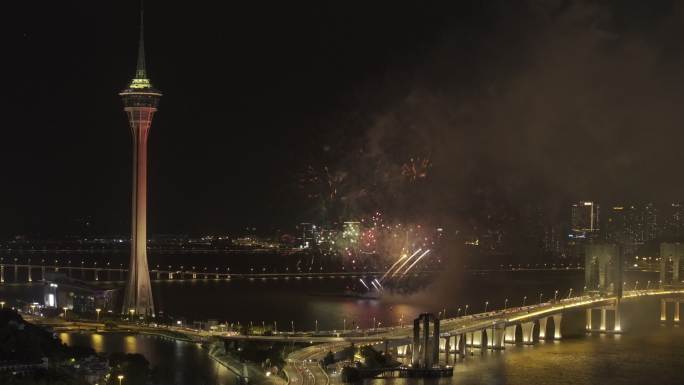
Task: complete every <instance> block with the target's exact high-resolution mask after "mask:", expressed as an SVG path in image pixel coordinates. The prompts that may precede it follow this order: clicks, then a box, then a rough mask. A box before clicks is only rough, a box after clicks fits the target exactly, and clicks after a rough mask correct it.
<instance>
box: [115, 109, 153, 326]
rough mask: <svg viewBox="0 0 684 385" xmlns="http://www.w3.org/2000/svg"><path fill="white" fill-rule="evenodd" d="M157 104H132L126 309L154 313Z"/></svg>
mask: <svg viewBox="0 0 684 385" xmlns="http://www.w3.org/2000/svg"><path fill="white" fill-rule="evenodd" d="M155 110H156V109H155V108H154V107H131V108H127V109H126V111H127V112H128V115H129V120H130V124H131V133H132V136H133V190H132V196H133V199H132V205H131V260H130V265H129V266H130V269H129V273H128V274H129V279H128V281H127V285H126V294H125V297H124V306H123V312H124V313H128V312H131V311H133V312H135V313H137V314H141V315H153V314H154V302H153V300H152V289H151V286H150V274H149V270H148V266H147V137H148V132H149V128H150V124H151V123H152V116H153V114H154V111H155Z"/></svg>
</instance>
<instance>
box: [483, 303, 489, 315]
mask: <svg viewBox="0 0 684 385" xmlns="http://www.w3.org/2000/svg"><path fill="white" fill-rule="evenodd" d="M488 305H489V301H485V310H484V312H485V313H486V312H487V306H488Z"/></svg>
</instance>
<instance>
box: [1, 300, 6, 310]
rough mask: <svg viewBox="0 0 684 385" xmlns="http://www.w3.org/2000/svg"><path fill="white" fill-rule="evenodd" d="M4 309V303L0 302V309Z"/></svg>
mask: <svg viewBox="0 0 684 385" xmlns="http://www.w3.org/2000/svg"><path fill="white" fill-rule="evenodd" d="M4 308H5V301H0V309H4Z"/></svg>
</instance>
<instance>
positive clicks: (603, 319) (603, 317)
mask: <svg viewBox="0 0 684 385" xmlns="http://www.w3.org/2000/svg"><path fill="white" fill-rule="evenodd" d="M599 329H600V330H601V331H602V332H603V331H606V308H605V307H602V308H601V326H600V327H599Z"/></svg>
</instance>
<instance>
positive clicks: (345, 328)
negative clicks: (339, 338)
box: [342, 318, 347, 333]
mask: <svg viewBox="0 0 684 385" xmlns="http://www.w3.org/2000/svg"><path fill="white" fill-rule="evenodd" d="M345 330H347V319H346V318H342V333H344V331H345Z"/></svg>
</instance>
